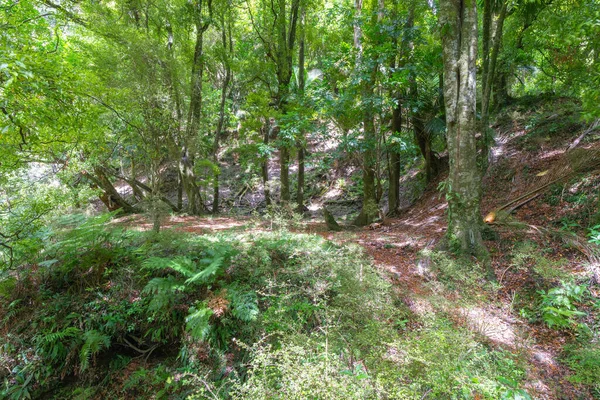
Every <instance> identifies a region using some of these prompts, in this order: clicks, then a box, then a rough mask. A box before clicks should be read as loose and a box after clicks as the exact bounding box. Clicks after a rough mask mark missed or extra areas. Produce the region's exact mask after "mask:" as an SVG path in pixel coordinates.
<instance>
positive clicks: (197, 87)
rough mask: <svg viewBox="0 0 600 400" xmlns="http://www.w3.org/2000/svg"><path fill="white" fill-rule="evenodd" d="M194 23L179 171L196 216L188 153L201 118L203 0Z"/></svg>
mask: <svg viewBox="0 0 600 400" xmlns="http://www.w3.org/2000/svg"><path fill="white" fill-rule="evenodd" d="M193 6H194V23H195V26H196V44H195V46H194V61H193V64H192V79H191V96H190V108H189V111H188V117H187V127H186V135H185V136H186V137H185V139H184V140H183V146H182V153H183V154H182V162H181V163H180V170H181V173H182V174H181V175H182V180H183V187H184V189H185V191H186V194H187V198H188V210H189V211H190V212H191V214H197V213H198V211H199V207H198V204H197V201H198V199H199V197H200V196H199V192H198V186H197V184H196V176H195V173H194V154H193V153H192V152H191V151H190V142H191V141H192V138H193V137H194V136H196V135H198V133H199V128H200V119H201V118H202V76H203V73H204V54H203V45H204V32H205V31H206V30H207V29H208V26H209V23H208V22H203V20H202V13H203V11H202V9H203V0H195V1H194V3H193ZM208 8H209V10H210V8H211V0H208Z"/></svg>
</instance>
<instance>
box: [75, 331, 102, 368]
mask: <svg viewBox="0 0 600 400" xmlns="http://www.w3.org/2000/svg"><path fill="white" fill-rule="evenodd" d="M83 337H84V340H85V342H84V343H83V346H81V350H80V352H79V361H80V369H81V372H83V371H85V370H86V369H88V368H89V366H90V359H91V358H92V357H93V356H95V355H96V354H98V353H99V352H100V351H101V350H103V349H108V348H109V347H110V336H108V335H103V334H102V333H100V332H98V331H97V330H94V329H92V330H90V331H86V332H85V333H84V335H83Z"/></svg>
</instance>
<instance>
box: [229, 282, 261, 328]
mask: <svg viewBox="0 0 600 400" xmlns="http://www.w3.org/2000/svg"><path fill="white" fill-rule="evenodd" d="M228 293H229V298H230V300H231V308H232V310H231V313H232V314H233V316H234V317H236V318H238V319H240V320H242V321H244V322H250V321H254V320H255V319H256V317H257V316H258V300H257V298H256V293H253V292H246V293H241V292H239V291H237V290H235V289H229V291H228Z"/></svg>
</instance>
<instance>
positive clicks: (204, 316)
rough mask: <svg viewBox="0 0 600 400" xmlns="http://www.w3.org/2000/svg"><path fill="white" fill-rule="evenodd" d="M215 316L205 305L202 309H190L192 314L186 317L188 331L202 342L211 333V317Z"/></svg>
mask: <svg viewBox="0 0 600 400" xmlns="http://www.w3.org/2000/svg"><path fill="white" fill-rule="evenodd" d="M212 315H213V311H212V310H211V309H210V308H206V307H205V306H204V305H203V307H202V308H199V309H196V308H194V307H192V308H190V314H189V315H188V316H187V317H186V319H185V322H186V329H187V330H188V331H189V332H190V334H191V335H192V337H194V338H196V339H200V340H204V339H206V337H207V336H208V334H209V333H210V323H209V321H210V317H211V316H212Z"/></svg>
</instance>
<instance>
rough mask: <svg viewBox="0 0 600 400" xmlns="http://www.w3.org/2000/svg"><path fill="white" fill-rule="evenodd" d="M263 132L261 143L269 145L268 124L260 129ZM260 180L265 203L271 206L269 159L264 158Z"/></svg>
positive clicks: (269, 130)
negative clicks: (261, 180)
mask: <svg viewBox="0 0 600 400" xmlns="http://www.w3.org/2000/svg"><path fill="white" fill-rule="evenodd" d="M262 129H263V130H264V132H263V143H264V144H265V146H266V145H268V144H269V136H270V134H271V127H270V124H269V123H268V122H267V123H265V125H264V126H263V128H262ZM261 172H262V179H263V188H264V189H263V190H264V194H265V203H266V205H267V206H270V205H271V190H270V188H269V157H268V156H265V157H264V159H263V161H262V165H261Z"/></svg>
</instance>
